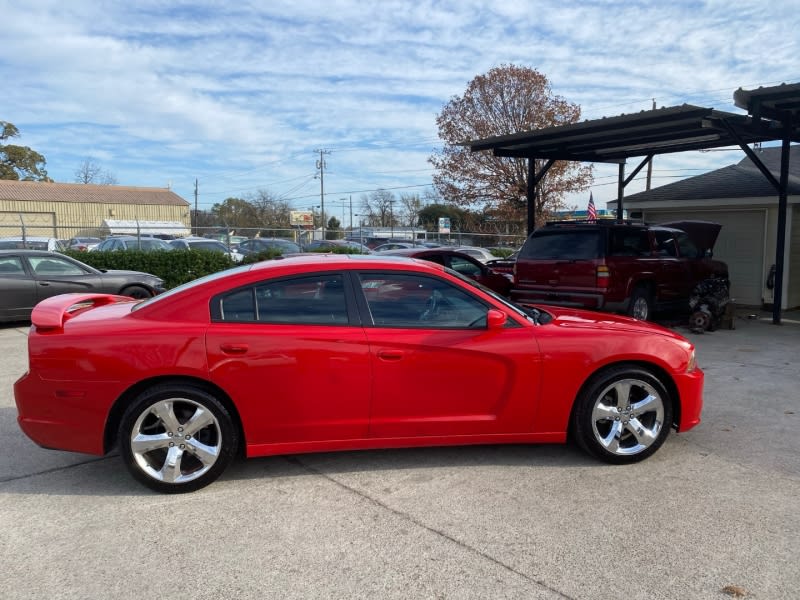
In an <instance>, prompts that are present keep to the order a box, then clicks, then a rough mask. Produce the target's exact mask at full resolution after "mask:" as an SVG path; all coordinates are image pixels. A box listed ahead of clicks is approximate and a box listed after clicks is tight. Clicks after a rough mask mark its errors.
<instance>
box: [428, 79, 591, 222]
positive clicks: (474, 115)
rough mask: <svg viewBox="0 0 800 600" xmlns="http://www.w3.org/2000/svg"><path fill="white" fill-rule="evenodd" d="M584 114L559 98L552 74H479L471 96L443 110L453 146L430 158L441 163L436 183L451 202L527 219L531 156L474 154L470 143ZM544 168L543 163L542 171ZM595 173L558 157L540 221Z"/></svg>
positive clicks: (440, 121)
mask: <svg viewBox="0 0 800 600" xmlns="http://www.w3.org/2000/svg"><path fill="white" fill-rule="evenodd" d="M579 118H580V107H579V106H578V105H576V104H571V103H569V102H567V101H566V100H565V99H563V98H561V97H559V96H554V95H553V93H552V91H551V89H550V83H549V82H548V80H547V78H546V77H545V76H544V75H542V74H541V73H539V72H538V71H536V70H535V69H531V68H528V67H519V66H515V65H502V66H500V67H496V68H494V69H492V70H490V71H489V72H488V73H486V74H485V75H479V76H477V77H475V79H473V80H472V81H471V82H470V83H469V84H468V85H467V89H466V91H465V92H464V95H463V96H455V97H453V98H451V99H450V101H449V102H448V103H447V104H446V105H445V106H444V108H443V109H442V112H441V113H440V114H439V115H438V116H437V118H436V123H437V125H438V127H439V137H440V138H441V139H442V140H443V141H444V144H445V145H444V147H443V148H442V149H441V150H440V151H438V152H436V153H435V154H434V155H432V156H431V157H430V159H429V161H430V162H431V164H433V166H434V168H435V169H436V173H435V174H434V177H433V180H434V185H435V186H436V189H437V190H438V192H439V193H440V194H441V195H442V197H443V198H444V199H445V200H446V201H447V202H450V203H456V204H458V205H459V206H464V205H465V204H466V205H471V204H483V205H485V206H487V207H489V208H490V209H492V210H493V211H495V213H496V216H497V217H498V218H502V219H504V220H510V221H518V222H523V221H524V217H525V214H526V210H527V204H526V191H527V179H528V168H527V160H526V159H523V158H507V157H496V156H494V155H493V154H491V153H490V152H475V153H473V152H471V151H470V150H469V148H467V147H465V146H463V143H464V142H466V141H469V140H476V139H482V138H487V137H492V136H496V135H507V134H512V133H518V132H522V131H530V130H534V129H541V128H545V127H551V126H554V125H563V124H568V123H575V122H576V121H578V119H579ZM537 163H538V161H537ZM541 166H542V165H539V164H537V170H538V169H539V168H540V167H541ZM591 177H592V170H591V167H584V166H580V165H579V164H577V163H570V162H565V161H558V162H556V163H555V164H554V165H553V167H552V168H551V169H550V170H549V171H548V173H547V175H546V176H545V177H544V179H543V180H542V182H541V183H540V184H539V188H538V191H539V194H538V198H537V206H536V215H537V221H542V220H544V219H545V218H546V216H547V214H549V213H551V212H552V211H555V210H557V209H559V208H562V207H563V206H564V197H565V195H566V194H568V193H571V192H575V191H581V190H584V189H586V188H587V187H588V185H589V184H590V183H591Z"/></svg>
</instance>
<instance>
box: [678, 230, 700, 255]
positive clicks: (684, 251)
mask: <svg viewBox="0 0 800 600" xmlns="http://www.w3.org/2000/svg"><path fill="white" fill-rule="evenodd" d="M676 237H677V239H678V248H679V249H680V251H681V256H685V257H686V258H700V256H701V255H700V251H699V250H698V249H697V246H695V245H694V243H693V242H692V240H690V239H689V235H688V234H686V233H683V232H681V233H679V234H677V236H676Z"/></svg>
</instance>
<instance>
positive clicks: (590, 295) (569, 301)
mask: <svg viewBox="0 0 800 600" xmlns="http://www.w3.org/2000/svg"><path fill="white" fill-rule="evenodd" d="M511 299H512V300H514V301H515V302H525V303H530V304H553V305H556V306H568V307H570V308H586V309H589V310H608V311H624V310H625V308H626V304H625V301H622V302H614V301H609V300H608V299H607V298H606V296H605V295H604V294H603V293H602V292H586V291H575V290H569V289H555V288H542V289H530V288H512V289H511Z"/></svg>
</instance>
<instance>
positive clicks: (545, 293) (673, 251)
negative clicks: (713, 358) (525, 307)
mask: <svg viewBox="0 0 800 600" xmlns="http://www.w3.org/2000/svg"><path fill="white" fill-rule="evenodd" d="M720 229H721V226H720V225H718V224H716V223H706V222H701V221H683V222H680V223H668V224H664V225H646V224H644V223H635V222H623V223H619V222H616V221H602V220H601V221H597V222H583V221H559V222H554V223H548V224H547V225H545V226H544V227H541V228H539V229H537V230H536V231H534V232H533V233H532V234H531V235H530V236H529V237H528V239H527V240H526V241H525V244H524V245H523V246H522V249H521V250H520V254H519V257H518V258H517V261H516V265H515V267H514V285H513V288H512V290H511V299H512V300H516V301H518V302H525V303H537V304H558V305H561V306H575V307H581V308H590V309H595V310H607V311H615V312H624V313H627V314H629V315H631V316H633V317H635V318H637V319H643V320H645V319H648V318H650V317H651V316H652V314H653V312H654V311H655V310H660V309H667V308H675V309H684V308H686V309H688V308H689V298H690V296H691V295H692V293H693V292H694V291H695V287H696V286H697V285H698V284H699V283H701V282H704V281H706V280H708V279H713V278H719V279H722V280H724V281H725V285H726V286H727V279H728V267H727V265H726V264H725V263H723V262H721V261H718V260H713V259H712V258H711V251H712V249H713V247H714V242H716V239H717V235H718V234H719V230H720Z"/></svg>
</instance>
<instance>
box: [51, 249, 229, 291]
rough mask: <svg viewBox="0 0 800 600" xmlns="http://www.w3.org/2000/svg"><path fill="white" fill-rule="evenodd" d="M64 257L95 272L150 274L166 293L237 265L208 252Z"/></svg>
mask: <svg viewBox="0 0 800 600" xmlns="http://www.w3.org/2000/svg"><path fill="white" fill-rule="evenodd" d="M64 254H66V255H67V256H71V257H72V258H75V259H77V260H79V261H81V262H83V263H86V264H87V265H89V266H92V267H94V268H95V269H100V270H109V269H122V270H127V271H142V272H144V273H150V274H151V275H155V276H156V277H160V278H161V279H163V280H164V286H165V287H166V288H167V289H170V288H173V287H175V286H178V285H181V284H182V283H186V282H187V281H191V280H193V279H197V278H198V277H202V276H204V275H209V274H211V273H216V272H217V271H222V270H224V269H229V268H230V267H233V266H235V264H236V263H234V262H233V260H232V259H231V258H230V257H229V256H228V255H227V254H222V253H221V252H212V251H210V250H170V251H166V250H164V251H150V252H145V251H143V250H117V251H114V252H77V251H75V250H65V251H64Z"/></svg>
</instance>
